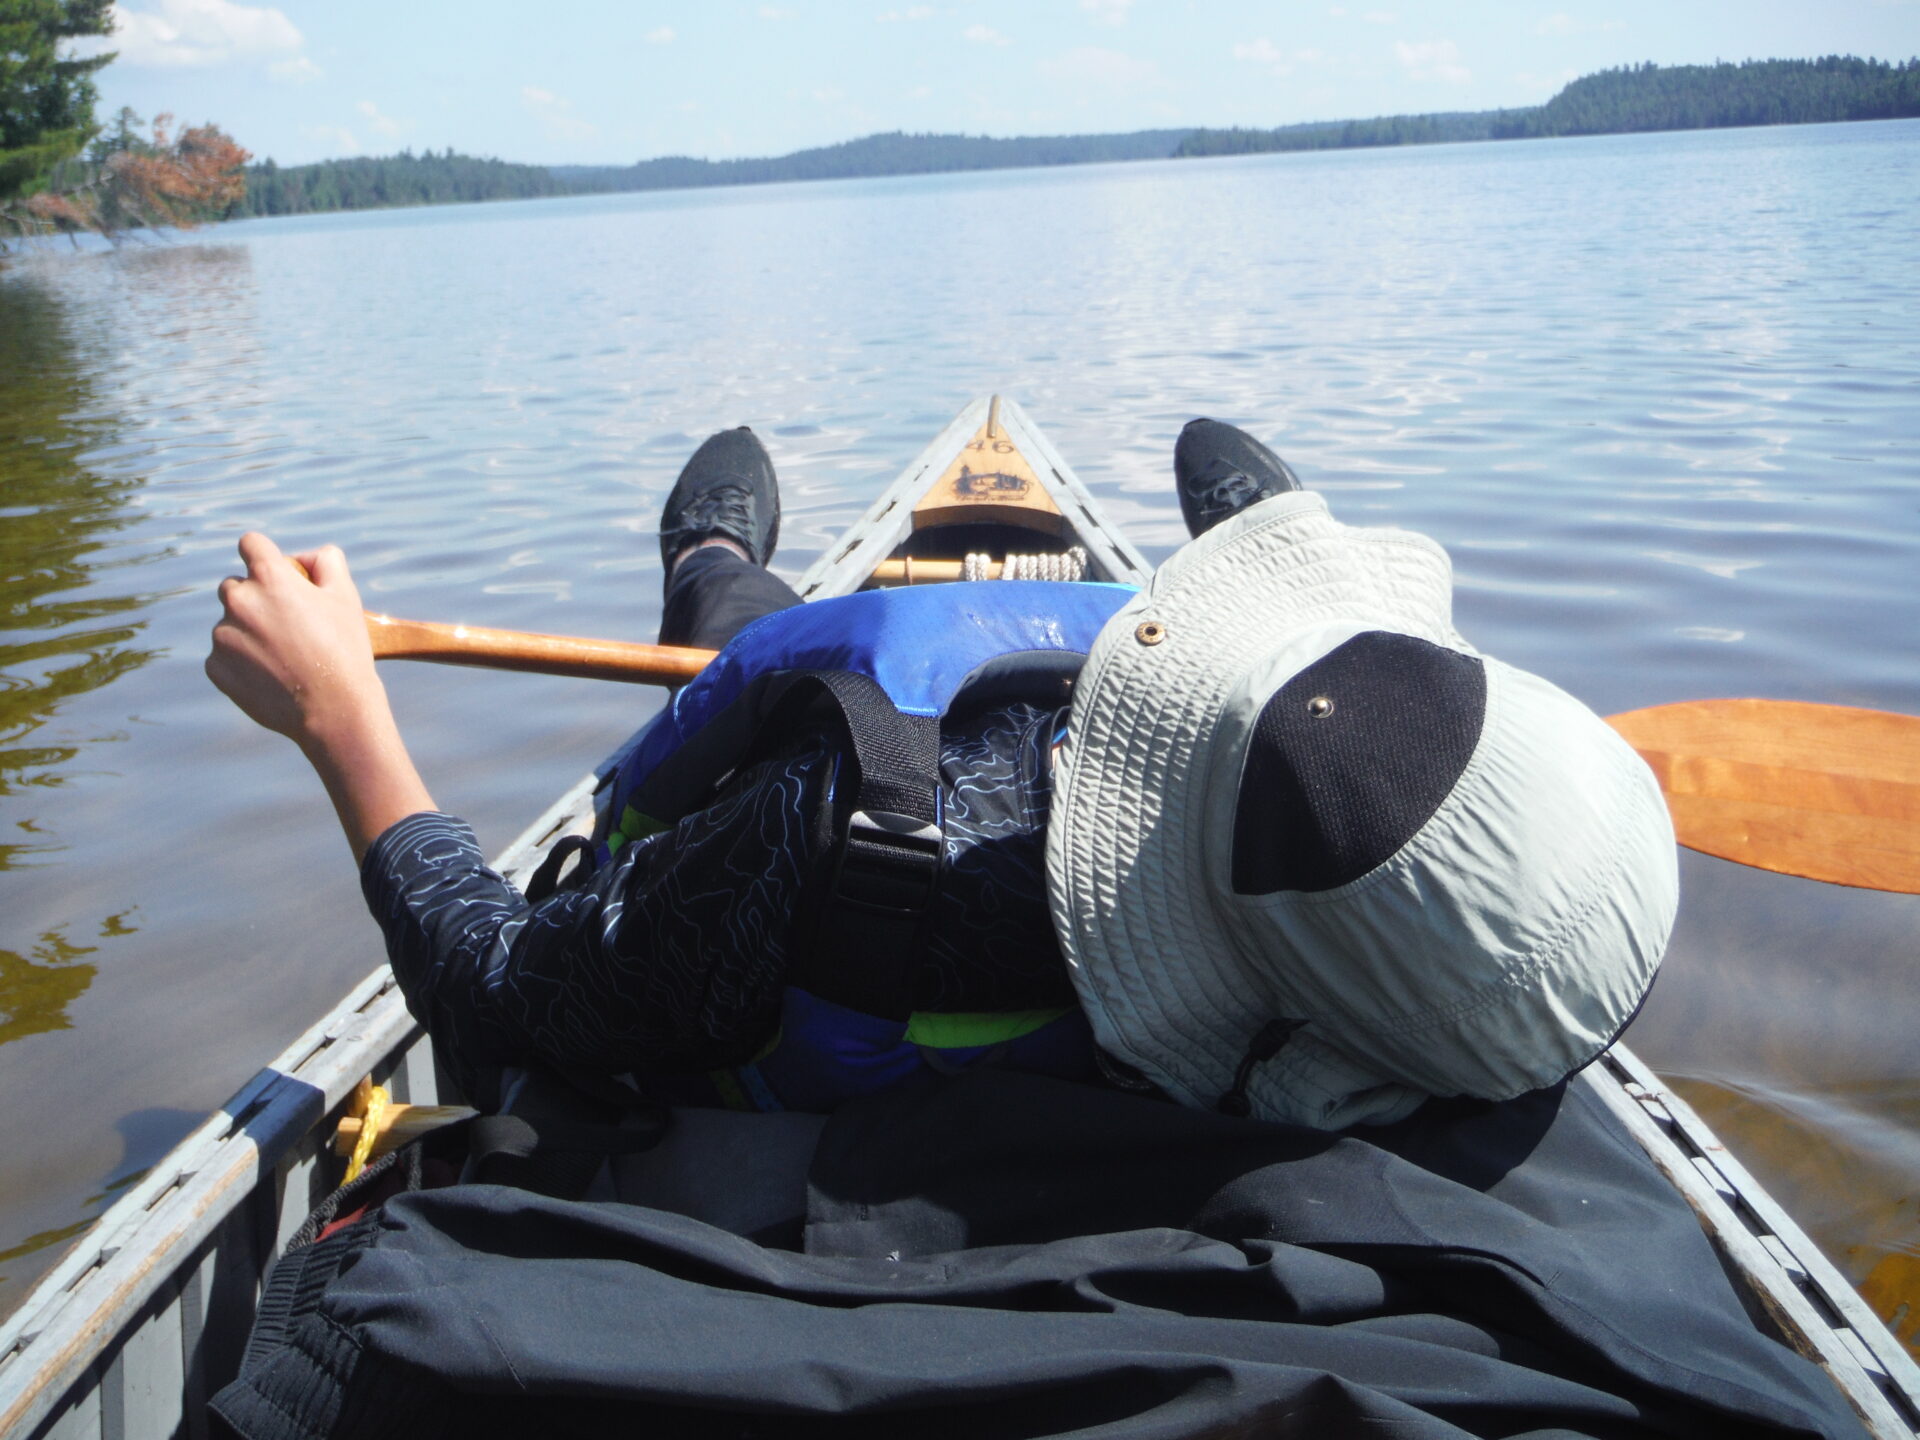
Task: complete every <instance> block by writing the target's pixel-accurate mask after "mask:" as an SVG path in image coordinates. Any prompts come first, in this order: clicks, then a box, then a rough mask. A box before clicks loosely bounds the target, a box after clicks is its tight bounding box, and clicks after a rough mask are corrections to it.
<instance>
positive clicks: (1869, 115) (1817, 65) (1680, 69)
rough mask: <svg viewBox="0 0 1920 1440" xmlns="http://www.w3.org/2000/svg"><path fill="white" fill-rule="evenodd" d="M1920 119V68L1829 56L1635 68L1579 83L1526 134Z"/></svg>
mask: <svg viewBox="0 0 1920 1440" xmlns="http://www.w3.org/2000/svg"><path fill="white" fill-rule="evenodd" d="M1913 115H1920V60H1908V61H1906V62H1905V63H1904V64H1899V65H1889V64H1887V63H1885V62H1884V61H1878V60H1856V59H1854V58H1853V56H1851V55H1829V56H1827V57H1826V58H1825V59H1822V60H1749V61H1747V62H1746V63H1745V64H1742V65H1727V64H1720V65H1666V66H1660V65H1630V66H1627V67H1625V68H1624V69H1620V70H1602V71H1601V72H1600V73H1599V74H1597V75H1585V76H1582V77H1581V78H1580V79H1578V80H1575V81H1574V82H1573V83H1572V84H1570V85H1568V86H1567V88H1566V89H1564V90H1562V91H1561V92H1560V93H1559V94H1558V95H1556V96H1554V97H1553V99H1551V100H1549V101H1548V102H1547V103H1546V104H1545V105H1542V106H1541V107H1540V108H1539V109H1538V110H1535V111H1533V112H1532V113H1531V114H1530V115H1529V117H1528V120H1527V126H1526V131H1525V133H1526V134H1528V135H1611V134H1618V133H1621V132H1624V131H1635V130H1706V129H1715V128H1718V127H1721V126H1736V125H1811V124H1819V123H1821V122H1825V121H1831V120H1894V119H1899V118H1902V117H1905V116H1913Z"/></svg>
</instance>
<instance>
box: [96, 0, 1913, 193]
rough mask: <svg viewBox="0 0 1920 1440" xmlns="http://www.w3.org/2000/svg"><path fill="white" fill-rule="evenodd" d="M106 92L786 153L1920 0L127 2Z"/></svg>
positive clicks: (249, 129)
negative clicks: (891, 133)
mask: <svg viewBox="0 0 1920 1440" xmlns="http://www.w3.org/2000/svg"><path fill="white" fill-rule="evenodd" d="M114 13H115V17H116V21H117V29H116V33H115V36H114V39H113V41H112V44H113V45H114V47H115V48H117V50H118V52H119V54H118V58H117V59H116V60H115V61H114V62H113V63H112V64H110V65H109V66H107V68H106V69H105V70H103V71H101V72H100V77H99V83H100V92H101V102H102V104H101V110H100V113H101V115H102V116H105V115H109V114H111V113H113V112H114V111H115V110H117V109H118V108H119V107H120V106H122V105H130V106H132V107H133V108H134V109H135V110H137V111H138V112H140V113H141V114H142V115H143V116H152V115H153V114H155V113H158V112H161V111H167V112H171V113H173V114H174V115H175V116H177V117H178V119H179V120H180V122H181V123H185V124H198V123H201V122H203V121H212V122H214V123H216V124H218V125H220V126H221V127H222V128H224V129H225V130H226V131H227V132H228V133H229V134H231V135H232V136H233V137H234V138H235V139H236V140H238V141H239V142H240V143H241V144H242V145H244V146H246V147H247V148H248V149H249V150H251V151H253V152H254V154H255V155H256V156H260V157H267V156H271V157H273V158H274V159H276V160H278V161H279V162H280V163H282V164H299V163H302V162H305V161H311V160H319V159H325V158H328V157H332V156H341V155H363V154H364V155H378V154H390V153H392V152H394V151H397V150H400V149H413V150H416V151H417V150H427V149H431V150H440V149H445V148H446V147H448V146H451V147H452V148H454V149H456V150H459V151H463V152H465V153H468V154H479V155H497V156H499V157H501V158H503V159H508V160H519V161H528V162H533V163H539V164H564V163H569V162H574V163H586V164H630V163H632V162H633V161H635V160H639V159H644V158H649V157H652V156H656V155H700V156H706V157H709V158H713V159H720V158H725V157H729V156H738V155H778V154H784V153H786V152H788V151H791V150H797V149H802V148H805V147H808V146H813V145H824V144H831V143H833V142H835V141H839V140H848V139H852V138H854V137H856V136H860V135H867V134H872V133H874V132H875V131H883V130H908V131H918V132H926V131H938V132H947V133H951V132H964V133H967V134H987V135H1021V134H1025V135H1036V134H1063V133H1071V132H1085V131H1112V130H1144V129H1159V128H1166V127H1175V126H1191V125H1249V126H1273V125H1285V124H1291V123H1293V122H1296V121H1305V120H1335V119H1348V118H1353V117H1364V116H1371V115H1386V114H1398V113H1407V112H1418V111H1431V110H1486V109H1494V108H1497V107H1501V106H1513V105H1533V104H1538V103H1540V102H1541V101H1544V100H1546V99H1547V98H1549V97H1550V96H1551V95H1552V94H1553V93H1554V92H1555V91H1556V90H1558V89H1559V88H1560V87H1561V86H1562V85H1564V84H1565V83H1566V82H1567V81H1568V80H1570V79H1572V78H1574V77H1575V76H1577V75H1582V74H1586V73H1589V72H1591V71H1594V70H1598V69H1603V68H1606V67H1608V66H1613V65H1621V64H1629V63H1638V62H1640V61H1644V60H1652V61H1656V62H1658V63H1660V64H1690V63H1704V62H1711V61H1713V60H1716V59H1724V60H1744V59H1765V58H1775V57H1811V56H1817V55H1827V54H1854V55H1863V56H1873V57H1875V58H1879V59H1905V58H1910V57H1913V56H1916V55H1920V0H1820V3H1810V0H1606V3H1601V0H1592V3H1587V0H1539V3H1530V0H1453V3H1439V0H1423V3H1415V0H1345V3H1338V4H1335V3H1328V0H1266V3H1255V0H955V3H945V4H916V3H910V0H779V3H776V4H761V3H758V0H557V3H549V4H547V5H543V6H539V7H535V6H532V5H529V4H527V3H526V0H287V3H283V4H280V5H277V6H275V5H262V4H249V3H244V0H125V3H123V4H118V5H116V6H115V7H114Z"/></svg>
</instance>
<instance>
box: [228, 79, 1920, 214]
mask: <svg viewBox="0 0 1920 1440" xmlns="http://www.w3.org/2000/svg"><path fill="white" fill-rule="evenodd" d="M1904 116H1920V60H1908V61H1905V62H1902V63H1899V64H1889V63H1887V62H1885V61H1879V60H1857V59H1854V58H1853V57H1852V56H1844V55H1830V56H1828V57H1826V58H1825V59H1822V60H1749V61H1747V62H1745V63H1744V64H1740V65H1729V64H1716V65H1669V66H1664V67H1663V66H1658V65H1652V64H1648V65H1632V66H1627V67H1624V68H1622V69H1618V70H1603V71H1601V72H1600V73H1599V74H1596V75H1588V76H1584V77H1583V78H1581V79H1579V80H1575V81H1573V82H1572V83H1571V84H1569V85H1568V86H1567V87H1566V88H1565V89H1564V90H1562V91H1561V92H1560V93H1559V94H1558V95H1556V96H1554V97H1553V99H1552V100H1550V101H1548V102H1547V103H1546V104H1545V105H1541V106H1538V107H1535V108H1532V109H1516V110H1476V111H1451V112H1443V113H1436V114H1428V115H1387V116H1381V117H1378V118H1375V119H1371V120H1331V121H1322V122H1316V123H1312V124H1305V125H1283V126H1280V127H1279V128H1278V129H1274V130H1243V129H1231V130H1136V131H1132V132H1129V133H1126V134H1117V135H1020V136H1013V137H1011V138H1007V139H995V138H992V137H990V136H986V135H909V134H905V133H903V132H901V131H893V132H891V133H888V134H885V135H868V136H866V137H865V138H863V139H859V140H849V141H846V142H845V143H843V144H839V145H826V146H821V147H819V148H818V149H813V150H797V151H795V152H794V153H793V154H791V155H779V156H772V157H766V158H757V159H745V160H700V159H695V158H692V157H690V156H684V155H673V156H666V157H663V158H661V159H657V160H642V161H640V162H638V163H637V164H634V165H556V166H551V167H547V166H539V165H512V164H508V163H507V162H506V161H503V160H482V159H476V158H475V157H473V156H470V155H456V154H455V153H454V152H453V151H452V150H447V151H445V152H444V153H441V154H435V153H433V152H432V151H428V152H427V153H426V154H424V155H414V154H411V153H406V154H400V155H392V156H387V157H384V158H378V159H374V158H362V159H353V160H327V161H323V162H321V163H320V164H317V165H300V166H289V167H287V168H285V169H281V168H279V167H277V166H276V165H274V163H273V162H272V161H271V160H269V161H267V162H265V163H264V164H261V165H255V166H252V167H250V168H249V169H248V171H247V197H246V199H245V200H244V201H242V202H241V204H240V205H238V206H237V207H236V208H235V209H234V211H233V212H232V213H233V214H234V215H236V216H240V215H302V214H307V213H309V212H312V211H320V210H362V209H369V208H375V207H382V206H392V205H437V204H443V203H447V202H450V201H459V200H524V199H530V198H534V197H537V196H546V195H571V194H582V193H602V192H609V191H624V190H680V189H694V188H699V187H703V186H709V185H764V184H769V183H772V182H776V181H782V180H846V179H857V178H860V177H864V176H874V175H926V174H934V173H939V172H944V171H956V170H999V169H1011V168H1014V167H1018V166H1031V165H1085V164H1090V163H1096V162H1099V161H1111V160H1149V159H1154V160H1157V159H1165V158H1167V157H1169V156H1175V157H1195V156H1205V155H1245V154H1253V153H1256V152H1263V151H1275V150H1344V149H1354V148H1361V147H1368V146H1381V145H1434V144H1441V143H1445V142H1458V141H1468V140H1522V139H1530V138H1536V137H1545V136H1553V135H1600V134H1613V133H1617V132H1623V131H1638V130H1698V129H1705V128H1709V127H1718V126H1737V125H1789V124H1805V123H1812V122H1820V121H1831V120H1883V119H1895V118H1899V117H1904Z"/></svg>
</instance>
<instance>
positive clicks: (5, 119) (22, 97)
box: [0, 0, 113, 201]
mask: <svg viewBox="0 0 1920 1440" xmlns="http://www.w3.org/2000/svg"><path fill="white" fill-rule="evenodd" d="M108 5H109V0H0V201H6V200H11V199H13V198H14V197H16V196H19V195H24V194H26V193H28V192H29V191H31V190H35V189H37V188H39V186H40V185H41V184H42V183H44V182H45V180H46V178H47V176H48V175H49V174H50V173H51V172H52V170H53V167H54V166H56V165H58V164H59V163H60V162H61V161H63V160H67V159H70V158H72V157H73V156H75V155H78V154H79V153H80V152H81V151H82V150H83V149H85V148H86V144H87V142H88V141H89V140H91V139H92V138H93V135H94V123H93V102H94V100H95V98H96V92H95V90H94V85H93V72H94V71H96V70H98V69H99V68H100V67H101V66H102V65H104V64H106V63H107V61H109V60H111V59H112V58H113V56H112V55H111V54H106V55H96V56H93V57H92V58H91V59H62V58H61V55H60V43H61V41H63V40H74V39H79V38H82V37H84V36H89V35H106V34H109V33H111V31H112V29H113V20H112V16H111V15H110V13H109V10H108Z"/></svg>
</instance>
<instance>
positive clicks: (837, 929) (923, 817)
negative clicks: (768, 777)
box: [743, 670, 946, 1024]
mask: <svg viewBox="0 0 1920 1440" xmlns="http://www.w3.org/2000/svg"><path fill="white" fill-rule="evenodd" d="M783 680H784V683H783V686H782V688H781V692H780V694H779V696H778V698H777V699H776V700H775V701H774V703H773V704H771V705H770V706H769V707H768V709H767V711H766V719H765V720H764V721H763V722H762V724H761V725H760V726H759V728H758V731H757V733H756V735H755V737H754V742H753V744H752V746H751V747H750V749H749V761H748V762H743V764H744V763H750V761H751V760H752V759H755V758H759V757H760V756H762V755H763V754H765V753H766V751H767V750H768V749H769V748H770V747H771V746H773V745H776V744H784V743H786V742H787V741H789V740H790V739H791V738H792V735H793V733H794V731H795V730H796V729H797V728H800V727H802V726H806V725H820V724H822V723H824V724H825V725H826V727H827V729H828V731H829V733H831V734H833V735H834V737H835V738H836V739H837V740H839V741H840V743H841V756H842V760H843V764H842V766H841V769H840V772H839V774H838V775H837V776H836V780H835V784H834V793H833V796H832V815H831V831H830V834H831V842H830V844H829V846H828V860H827V865H826V869H825V870H824V872H823V873H819V874H817V875H816V877H815V881H814V883H813V884H812V885H810V886H809V887H808V888H809V897H808V902H807V914H806V915H805V916H804V917H803V918H802V923H801V925H800V926H799V927H798V930H799V933H800V935H801V936H802V937H803V940H802V943H801V944H800V946H799V947H798V951H797V953H796V955H795V963H794V969H793V971H792V972H791V973H790V975H789V983H790V984H794V985H797V986H799V987H800V988H802V989H804V990H807V991H809V992H810V993H812V994H814V995H816V996H818V997H819V998H820V999H822V1000H828V1001H831V1002H833V1003H835V1004H838V1005H845V1006H847V1007H848V1008H849V1009H854V1010H859V1011H863V1012H865V1013H866V1014H869V1015H876V1016H879V1017H881V1018H883V1019H889V1020H898V1021H900V1022H902V1023H903V1024H904V1023H905V1021H906V1020H907V1017H908V1016H909V1015H911V1014H912V1013H913V990H914V972H915V963H916V961H917V959H918V956H919V943H918V942H919V935H920V926H921V923H922V922H923V920H924V919H925V917H926V912H927V907H928V905H929V904H930V903H931V901H932V899H933V896H934V894H935V893H936V892H937V890H938V889H939V885H940V877H941V872H942V871H943V869H944V868H945V861H946V839H945V836H944V834H943V833H942V830H941V821H942V815H941V806H940V722H939V720H938V719H936V718H934V717H932V716H924V715H905V714H902V713H901V712H900V711H899V710H898V709H897V708H896V707H895V706H894V703H893V701H892V700H891V699H890V698H889V697H888V695H887V692H886V690H885V689H883V688H882V687H881V685H880V683H879V682H878V681H877V680H874V679H871V678H870V677H868V676H865V675H860V674H856V673H854V672H852V671H848V670H803V671H796V672H793V673H792V674H790V675H788V676H786V677H783Z"/></svg>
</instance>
